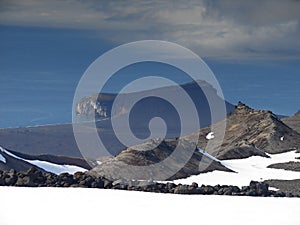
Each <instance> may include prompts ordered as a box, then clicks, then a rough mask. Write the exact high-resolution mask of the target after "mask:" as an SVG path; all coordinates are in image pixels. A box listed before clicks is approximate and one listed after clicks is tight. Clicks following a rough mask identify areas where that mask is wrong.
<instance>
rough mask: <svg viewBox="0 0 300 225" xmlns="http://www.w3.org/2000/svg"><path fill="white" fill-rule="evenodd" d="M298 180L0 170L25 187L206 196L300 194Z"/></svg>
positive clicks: (2, 177)
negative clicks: (183, 180)
mask: <svg viewBox="0 0 300 225" xmlns="http://www.w3.org/2000/svg"><path fill="white" fill-rule="evenodd" d="M269 183H270V185H271V186H276V187H279V186H280V189H281V190H280V191H270V190H269V189H268V188H269ZM299 184H300V182H299V180H295V181H287V182H286V181H276V180H271V181H265V182H264V183H261V182H256V181H251V182H250V185H249V186H245V187H243V188H242V189H240V188H239V187H237V186H232V185H216V186H210V185H202V186H201V187H199V186H198V184H197V183H192V184H191V185H182V184H179V185H176V184H174V183H171V182H168V183H157V182H154V181H146V180H144V181H126V180H121V179H119V180H115V181H111V180H109V179H106V178H104V177H94V176H91V175H90V174H88V173H79V172H78V173H76V174H74V175H71V174H67V173H63V174H60V175H55V174H51V173H47V172H42V171H38V170H36V168H30V169H29V170H27V171H25V172H18V173H17V172H16V171H14V170H11V171H0V186H3V185H6V186H24V187H74V188H106V189H108V188H109V189H120V190H132V191H146V192H156V193H174V194H188V195H190V194H204V195H212V194H216V195H232V196H262V197H268V196H273V197H285V196H288V197H300V193H299V190H300V189H299Z"/></svg>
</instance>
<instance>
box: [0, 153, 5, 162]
mask: <svg viewBox="0 0 300 225" xmlns="http://www.w3.org/2000/svg"><path fill="white" fill-rule="evenodd" d="M0 161H1V162H3V163H6V158H5V157H4V156H3V155H2V154H0Z"/></svg>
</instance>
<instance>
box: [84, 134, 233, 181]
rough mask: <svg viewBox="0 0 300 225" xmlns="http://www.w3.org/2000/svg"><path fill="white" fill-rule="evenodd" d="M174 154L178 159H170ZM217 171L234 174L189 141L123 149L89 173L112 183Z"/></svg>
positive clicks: (176, 177) (174, 141) (174, 140)
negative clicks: (110, 180)
mask: <svg viewBox="0 0 300 225" xmlns="http://www.w3.org/2000/svg"><path fill="white" fill-rule="evenodd" d="M174 151H176V152H177V154H176V156H173V155H172V156H171V154H173V153H174ZM189 154H190V155H191V157H190V158H187V159H186V161H185V162H184V159H185V158H186V156H188V155H189ZM166 159H168V160H169V161H168V163H165V164H161V162H163V161H164V160H166ZM158 163H159V166H157V164H158ZM139 167H140V168H142V169H139ZM154 167H155V168H154ZM136 168H137V169H136ZM214 170H220V171H227V172H233V171H232V170H230V169H228V168H227V167H225V166H224V165H223V164H221V163H220V162H219V161H216V160H214V159H212V158H209V157H208V156H207V155H204V154H203V153H201V152H199V151H198V149H197V148H196V145H195V144H193V143H191V142H190V141H188V140H181V141H180V142H179V141H178V140H176V139H172V140H161V139H155V140H150V141H147V142H145V143H143V144H140V145H136V146H133V147H130V148H127V149H125V150H123V151H122V152H121V153H120V154H118V155H117V156H116V157H114V158H110V159H108V160H105V161H103V162H102V163H101V164H100V165H98V166H96V167H95V168H93V169H92V170H91V171H90V172H89V173H91V174H96V175H97V176H99V175H100V176H105V177H108V178H110V179H112V180H118V179H124V178H125V179H128V180H132V179H135V180H165V179H168V180H175V179H180V178H186V177H189V176H191V175H197V174H199V173H205V172H210V171H214Z"/></svg>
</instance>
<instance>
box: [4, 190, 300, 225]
mask: <svg viewBox="0 0 300 225" xmlns="http://www.w3.org/2000/svg"><path fill="white" fill-rule="evenodd" d="M0 199H1V204H0V212H1V214H0V224H1V225H19V224H22V225H41V224H43V225H56V224H72V225H77V224H116V225H119V224H130V225H135V224H138V225H141V224H145V225H147V224H151V225H152V224H174V225H175V224H210V225H214V224H222V225H226V224H230V225H241V224H242V225H248V224H249V225H250V224H251V225H253V224H267V225H269V224H272V225H283V224H284V225H299V224H300V217H299V213H300V208H299V205H300V199H297V198H263V197H237V196H236V197H230V196H212V195H206V196H205V195H174V194H156V193H146V192H136V191H120V190H106V189H83V188H17V187H0Z"/></svg>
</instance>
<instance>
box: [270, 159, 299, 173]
mask: <svg viewBox="0 0 300 225" xmlns="http://www.w3.org/2000/svg"><path fill="white" fill-rule="evenodd" d="M268 168H274V169H284V170H291V171H300V162H292V161H291V162H286V163H275V164H271V165H269V166H268Z"/></svg>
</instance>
